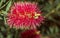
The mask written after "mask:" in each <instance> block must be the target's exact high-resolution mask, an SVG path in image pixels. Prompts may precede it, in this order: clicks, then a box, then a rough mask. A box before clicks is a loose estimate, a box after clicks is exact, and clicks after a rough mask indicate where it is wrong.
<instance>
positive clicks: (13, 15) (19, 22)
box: [7, 2, 44, 29]
mask: <svg viewBox="0 0 60 38" xmlns="http://www.w3.org/2000/svg"><path fill="white" fill-rule="evenodd" d="M7 18H8V19H7V23H8V25H9V26H10V27H14V28H21V29H28V28H36V26H40V24H41V23H42V22H43V19H44V18H43V16H41V11H40V10H39V8H38V6H37V3H34V2H33V3H31V2H16V3H14V4H13V5H12V6H11V8H10V11H9V13H8V15H7Z"/></svg>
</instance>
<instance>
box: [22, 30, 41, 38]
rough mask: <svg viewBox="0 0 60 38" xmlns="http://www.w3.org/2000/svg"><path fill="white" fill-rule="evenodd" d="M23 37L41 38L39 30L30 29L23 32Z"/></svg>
mask: <svg viewBox="0 0 60 38" xmlns="http://www.w3.org/2000/svg"><path fill="white" fill-rule="evenodd" d="M21 38H40V34H39V31H37V30H34V29H32V30H31V29H30V30H26V31H24V32H22V33H21Z"/></svg>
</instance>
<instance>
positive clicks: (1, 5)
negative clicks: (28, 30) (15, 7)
mask: <svg viewBox="0 0 60 38" xmlns="http://www.w3.org/2000/svg"><path fill="white" fill-rule="evenodd" d="M17 1H30V2H37V3H38V5H39V7H40V10H41V11H42V13H43V14H42V15H43V16H44V17H45V20H44V22H43V23H42V24H41V26H40V27H39V28H38V30H40V32H41V33H40V34H41V35H42V37H41V38H60V0H0V38H16V37H17V38H20V36H19V32H21V31H22V30H20V29H19V30H18V31H17V32H18V33H16V30H15V29H13V28H11V29H9V27H8V26H7V24H6V15H7V12H8V11H9V9H10V6H11V5H12V4H13V3H14V2H17Z"/></svg>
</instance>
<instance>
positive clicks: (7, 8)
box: [6, 0, 12, 11]
mask: <svg viewBox="0 0 60 38" xmlns="http://www.w3.org/2000/svg"><path fill="white" fill-rule="evenodd" d="M11 4H12V1H11V0H10V1H9V3H8V5H7V6H6V11H8V10H9V8H10V6H11Z"/></svg>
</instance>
